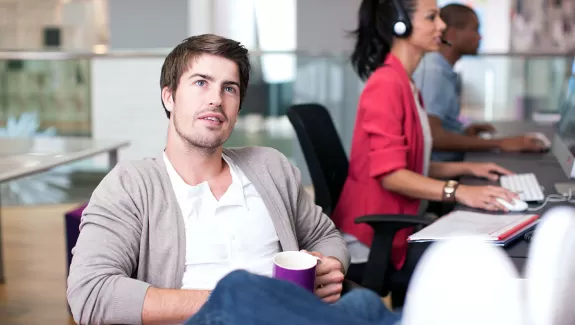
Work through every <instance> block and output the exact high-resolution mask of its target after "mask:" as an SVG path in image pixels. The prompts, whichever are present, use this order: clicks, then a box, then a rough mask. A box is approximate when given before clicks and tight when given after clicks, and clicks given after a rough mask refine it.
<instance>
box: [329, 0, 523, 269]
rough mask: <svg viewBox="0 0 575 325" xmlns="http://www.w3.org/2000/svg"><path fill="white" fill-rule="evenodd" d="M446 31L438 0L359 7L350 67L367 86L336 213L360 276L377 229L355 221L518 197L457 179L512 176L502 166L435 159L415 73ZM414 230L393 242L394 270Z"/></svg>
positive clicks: (369, 2) (496, 205) (380, 1)
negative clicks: (432, 204) (432, 205)
mask: <svg viewBox="0 0 575 325" xmlns="http://www.w3.org/2000/svg"><path fill="white" fill-rule="evenodd" d="M444 29H445V23H444V22H443V21H442V20H441V18H440V17H439V8H438V7H437V3H436V0H363V2H362V3H361V7H360V9H359V25H358V28H357V30H356V31H355V36H356V44H355V50H354V52H353V55H352V56H351V62H352V64H353V67H354V69H355V71H356V72H357V74H358V75H359V76H360V77H361V78H362V79H363V80H366V84H365V88H364V90H363V92H362V94H361V96H360V99H359V107H358V111H357V118H356V122H355V129H354V134H353V140H352V148H351V156H350V164H349V173H348V177H347V179H346V182H345V185H344V188H343V191H342V193H341V196H340V198H339V201H338V205H337V207H336V210H335V212H334V214H333V216H332V218H333V220H334V222H335V224H336V226H337V227H338V228H339V229H340V230H341V231H342V233H343V234H344V237H345V239H346V241H347V243H348V248H349V250H350V254H351V256H352V264H354V266H355V268H354V269H355V271H356V272H358V273H359V274H361V273H362V271H361V270H362V267H361V265H363V263H365V262H367V258H368V255H369V246H370V245H371V241H372V238H373V230H372V228H371V227H370V226H368V225H366V224H355V222H354V221H355V219H356V218H357V217H360V216H363V215H370V214H406V215H423V214H424V213H425V211H426V208H427V202H428V201H443V202H459V203H462V204H465V205H467V206H470V207H474V208H482V209H486V210H491V211H497V210H505V207H504V206H503V205H502V204H501V203H500V202H499V201H498V198H501V199H503V200H506V201H508V202H512V201H513V199H514V198H516V194H515V193H512V192H510V191H507V190H505V189H503V188H500V187H497V186H467V185H459V184H458V183H457V181H455V180H454V179H456V178H458V177H460V176H463V175H473V176H477V177H486V178H489V179H491V180H497V178H498V175H500V174H509V173H510V171H508V170H505V169H504V168H502V167H500V166H497V165H495V164H492V163H469V162H464V163H436V162H431V160H430V154H431V150H432V141H433V139H432V138H431V131H430V127H429V123H428V120H427V114H426V113H425V110H424V108H423V103H422V100H421V97H420V96H419V92H418V90H417V89H416V87H415V86H414V83H413V81H412V80H411V75H412V73H413V72H414V70H415V68H416V67H417V65H418V63H419V61H420V59H421V58H422V57H423V55H424V54H425V53H426V52H430V51H436V50H438V48H439V45H440V43H442V42H443V43H445V42H446V41H444V40H443V39H442V33H443V30H444ZM412 232H413V229H412V228H407V229H402V230H400V231H399V232H398V233H397V234H396V236H395V238H394V240H393V249H392V254H391V261H392V264H393V266H394V267H395V269H396V270H400V269H401V268H402V267H403V265H404V263H405V260H406V256H407V253H408V251H407V237H408V236H409V235H410V234H411V233H412ZM413 259H414V260H417V259H418V257H414V258H413ZM409 260H412V258H411V257H410V258H409ZM408 264H412V263H411V262H409V263H408ZM350 271H352V269H350ZM351 277H353V275H351Z"/></svg>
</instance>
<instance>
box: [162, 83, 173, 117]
mask: <svg viewBox="0 0 575 325" xmlns="http://www.w3.org/2000/svg"><path fill="white" fill-rule="evenodd" d="M162 102H164V106H166V109H167V110H168V112H172V111H173V109H174V97H173V96H172V90H171V89H170V88H169V87H164V88H162Z"/></svg>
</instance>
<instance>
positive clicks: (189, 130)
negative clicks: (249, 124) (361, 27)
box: [162, 54, 240, 150]
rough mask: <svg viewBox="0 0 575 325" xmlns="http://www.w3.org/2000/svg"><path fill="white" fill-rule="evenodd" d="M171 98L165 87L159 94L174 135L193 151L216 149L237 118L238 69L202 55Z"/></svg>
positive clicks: (185, 74)
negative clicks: (190, 146) (174, 132)
mask: <svg viewBox="0 0 575 325" xmlns="http://www.w3.org/2000/svg"><path fill="white" fill-rule="evenodd" d="M171 95H172V96H170V90H169V89H168V88H167V87H166V88H164V89H163V90H162V98H165V99H164V103H165V104H166V108H167V109H168V110H169V111H170V112H171V113H172V114H171V118H170V124H172V125H173V127H174V128H175V130H176V133H177V134H178V135H179V136H180V137H181V138H182V139H183V140H184V141H186V142H187V143H188V144H190V145H192V146H194V147H197V148H201V149H208V150H213V149H216V148H218V147H220V146H221V145H222V144H223V143H224V142H225V141H226V140H227V139H228V137H229V136H230V134H231V133H232V130H233V128H234V125H235V123H236V120H237V117H238V112H239V109H240V77H239V69H238V66H237V64H236V63H234V62H233V61H231V60H228V59H226V58H223V57H220V56H216V55H210V54H203V55H201V56H200V57H198V58H196V59H194V60H193V61H192V62H190V63H189V68H188V70H187V71H186V72H184V73H183V74H182V77H181V78H180V80H179V84H178V88H177V90H176V93H175V94H171Z"/></svg>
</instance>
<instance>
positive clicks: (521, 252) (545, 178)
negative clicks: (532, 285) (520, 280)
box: [455, 122, 567, 273]
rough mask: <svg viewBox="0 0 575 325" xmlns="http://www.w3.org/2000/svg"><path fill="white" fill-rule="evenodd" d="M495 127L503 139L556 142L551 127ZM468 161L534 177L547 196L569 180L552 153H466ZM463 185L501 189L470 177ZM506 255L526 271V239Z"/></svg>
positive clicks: (551, 204)
mask: <svg viewBox="0 0 575 325" xmlns="http://www.w3.org/2000/svg"><path fill="white" fill-rule="evenodd" d="M495 127H496V128H497V129H498V133H502V135H516V134H522V133H526V132H542V133H544V134H545V135H546V136H547V137H548V138H549V139H553V134H554V132H555V129H554V127H553V126H551V125H537V124H535V123H529V122H505V123H496V124H495ZM465 161H473V162H494V163H496V164H498V165H501V166H502V167H505V168H507V169H509V170H511V171H513V172H515V173H518V174H522V173H534V174H535V175H536V176H537V180H538V181H539V183H540V184H541V185H542V186H543V188H544V190H543V193H544V194H545V195H546V196H547V195H549V194H554V193H555V188H554V185H555V183H559V182H565V181H567V177H566V176H565V173H563V170H562V169H561V166H560V165H559V163H558V162H557V160H556V159H555V157H554V156H553V154H552V153H551V152H548V153H544V154H533V153H497V152H487V153H486V152H481V153H479V152H476V153H475V152H474V153H467V154H466V157H465ZM461 184H466V185H488V184H492V185H498V183H496V182H490V181H487V180H481V179H477V178H471V177H463V178H462V179H461ZM561 204H565V203H564V202H563V203H561V202H559V203H557V202H548V203H547V204H546V205H545V207H544V208H542V209H541V210H539V211H536V212H533V213H543V212H545V211H546V210H548V209H549V208H551V207H554V206H558V205H561ZM539 205H540V204H531V205H530V207H536V206H539ZM455 209H456V210H470V211H478V212H480V211H481V212H485V211H483V210H476V209H471V208H468V207H464V206H461V205H457V206H456V207H455ZM505 249H506V251H507V253H508V254H509V256H510V257H511V259H512V260H513V263H514V264H515V265H516V266H517V268H518V270H519V271H520V272H521V273H523V272H522V271H523V268H524V265H525V262H526V258H527V253H528V250H529V243H528V242H526V241H525V240H523V239H520V240H518V241H516V242H515V243H512V244H510V245H509V246H507V247H506V248H505Z"/></svg>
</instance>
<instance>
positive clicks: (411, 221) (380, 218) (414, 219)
mask: <svg viewBox="0 0 575 325" xmlns="http://www.w3.org/2000/svg"><path fill="white" fill-rule="evenodd" d="M432 222H433V220H430V219H428V218H424V217H422V216H413V215H406V214H371V215H367V216H362V217H358V218H356V219H355V223H367V224H369V225H372V226H373V225H376V224H381V223H388V224H397V226H399V227H400V228H406V227H413V226H418V225H423V226H428V225H430V224H431V223H432ZM384 226H385V225H384Z"/></svg>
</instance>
